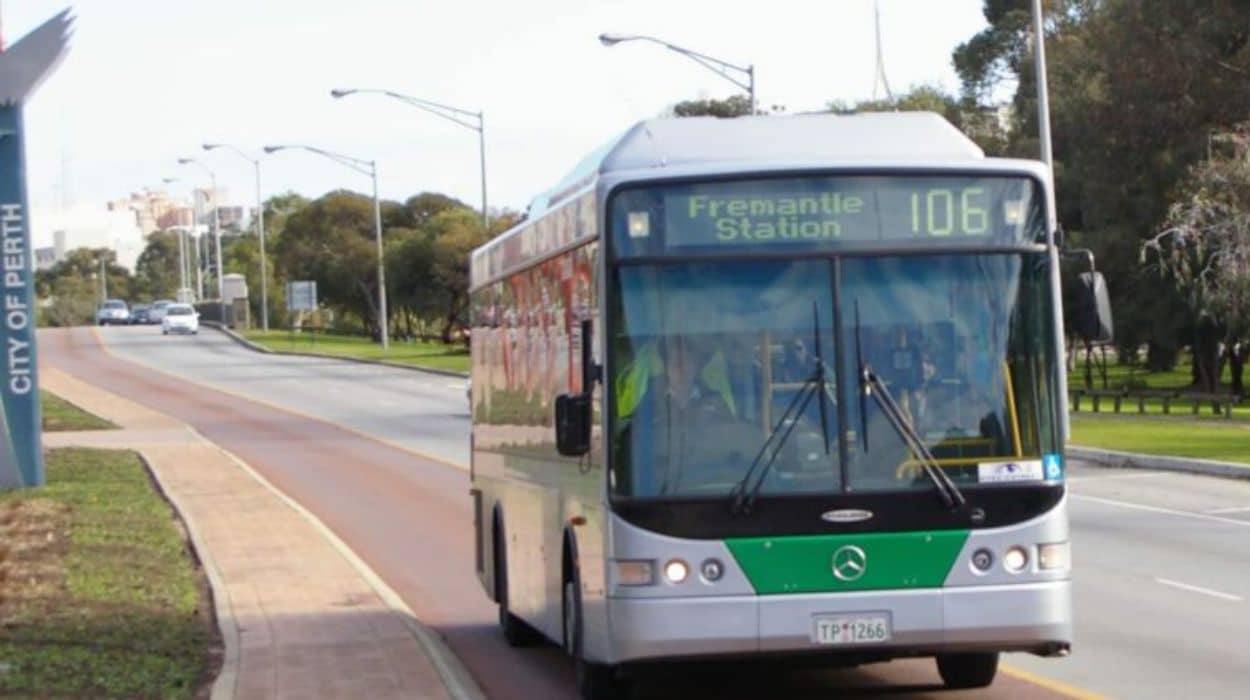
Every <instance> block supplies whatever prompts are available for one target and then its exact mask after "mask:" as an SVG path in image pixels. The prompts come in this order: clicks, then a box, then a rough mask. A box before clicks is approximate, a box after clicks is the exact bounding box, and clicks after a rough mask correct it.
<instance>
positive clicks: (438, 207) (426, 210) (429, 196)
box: [404, 192, 472, 228]
mask: <svg viewBox="0 0 1250 700" xmlns="http://www.w3.org/2000/svg"><path fill="white" fill-rule="evenodd" d="M448 209H472V207H470V206H469V205H468V204H465V203H464V202H462V201H460V200H458V199H456V198H455V197H448V196H447V195H445V194H440V193H438V192H422V193H420V194H415V195H413V196H411V197H409V198H408V200H407V201H406V202H404V210H405V212H407V216H408V224H406V225H407V226H409V227H411V228H424V227H425V226H427V225H428V224H429V223H430V220H431V219H433V218H434V217H435V216H438V215H439V214H441V213H442V212H445V211H447V210H448Z"/></svg>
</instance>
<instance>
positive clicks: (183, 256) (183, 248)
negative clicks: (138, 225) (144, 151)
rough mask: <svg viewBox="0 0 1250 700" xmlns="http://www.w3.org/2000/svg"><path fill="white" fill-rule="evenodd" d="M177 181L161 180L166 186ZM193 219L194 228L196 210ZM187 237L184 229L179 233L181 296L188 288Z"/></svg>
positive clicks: (179, 289) (179, 287)
mask: <svg viewBox="0 0 1250 700" xmlns="http://www.w3.org/2000/svg"><path fill="white" fill-rule="evenodd" d="M177 181H178V178H176V177H164V178H161V182H164V183H165V184H166V185H168V184H170V183H173V182H177ZM191 217H192V219H191V224H192V226H194V225H195V209H194V208H192V209H191ZM186 236H187V230H186V229H182V230H181V231H179V232H178V293H179V294H181V293H182V290H184V289H186V288H187V240H186ZM180 301H181V300H180Z"/></svg>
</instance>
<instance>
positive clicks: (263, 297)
mask: <svg viewBox="0 0 1250 700" xmlns="http://www.w3.org/2000/svg"><path fill="white" fill-rule="evenodd" d="M203 148H204V150H205V151H212V150H214V149H218V148H224V149H226V150H228V151H230V152H231V153H234V154H236V155H238V156H239V157H241V158H243V159H244V160H247V161H250V162H251V163H252V166H253V167H255V168H256V228H257V231H258V232H259V234H260V327H261V329H262V330H264V331H265V332H268V331H269V279H268V274H269V273H268V263H266V261H265V201H264V200H263V199H261V194H260V158H253V157H251V156H249V155H248V154H247V153H244V152H243V151H242V150H240V149H238V148H235V147H234V146H231V145H230V144H226V143H206V144H204V146H203Z"/></svg>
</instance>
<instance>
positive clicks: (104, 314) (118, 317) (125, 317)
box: [95, 299, 130, 326]
mask: <svg viewBox="0 0 1250 700" xmlns="http://www.w3.org/2000/svg"><path fill="white" fill-rule="evenodd" d="M95 321H96V323H98V324H100V325H101V326H108V325H112V324H115V323H120V324H121V325H123V326H124V325H126V324H127V323H130V309H129V308H128V307H127V306H126V302H124V301H122V300H121V299H109V300H107V301H105V302H104V303H103V304H100V309H99V310H98V311H96V312H95Z"/></svg>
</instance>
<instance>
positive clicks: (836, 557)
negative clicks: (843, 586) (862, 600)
mask: <svg viewBox="0 0 1250 700" xmlns="http://www.w3.org/2000/svg"><path fill="white" fill-rule="evenodd" d="M867 570H868V555H867V554H864V550H862V549H860V548H859V547H856V546H855V545H853V544H848V545H846V546H844V547H839V548H838V551H836V552H834V553H833V575H834V576H836V577H838V579H839V580H841V581H847V582H850V581H855V580H858V579H859V577H860V576H863V575H864V572H865V571H867Z"/></svg>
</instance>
